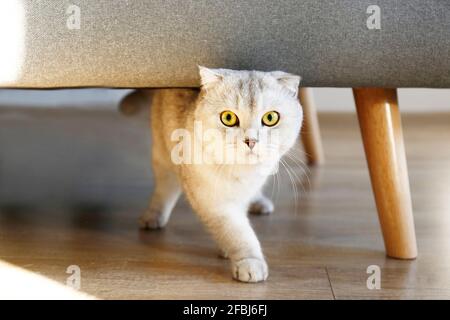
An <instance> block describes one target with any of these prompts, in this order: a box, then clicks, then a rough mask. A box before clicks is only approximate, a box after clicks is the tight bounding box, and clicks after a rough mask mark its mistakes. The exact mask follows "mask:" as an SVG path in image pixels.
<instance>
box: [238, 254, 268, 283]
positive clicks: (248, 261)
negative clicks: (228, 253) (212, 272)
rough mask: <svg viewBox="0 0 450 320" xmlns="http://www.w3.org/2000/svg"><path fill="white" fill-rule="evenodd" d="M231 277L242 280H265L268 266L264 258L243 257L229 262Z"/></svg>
mask: <svg viewBox="0 0 450 320" xmlns="http://www.w3.org/2000/svg"><path fill="white" fill-rule="evenodd" d="M231 267H232V272H233V278H234V279H236V280H239V281H242V282H260V281H265V280H266V279H267V277H268V276H269V268H268V267H267V263H266V261H264V259H257V258H245V259H242V260H238V261H232V263H231Z"/></svg>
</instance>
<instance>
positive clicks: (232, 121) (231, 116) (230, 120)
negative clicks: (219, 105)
mask: <svg viewBox="0 0 450 320" xmlns="http://www.w3.org/2000/svg"><path fill="white" fill-rule="evenodd" d="M220 121H222V123H223V124H224V125H226V126H227V127H234V126H237V125H238V124H239V119H238V117H237V115H236V114H235V113H234V112H232V111H223V112H222V113H221V114H220Z"/></svg>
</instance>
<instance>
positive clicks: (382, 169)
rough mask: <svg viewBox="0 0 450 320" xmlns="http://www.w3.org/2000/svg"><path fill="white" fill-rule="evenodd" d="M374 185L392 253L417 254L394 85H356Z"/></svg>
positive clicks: (388, 249)
mask: <svg viewBox="0 0 450 320" xmlns="http://www.w3.org/2000/svg"><path fill="white" fill-rule="evenodd" d="M353 93H354V96H355V103H356V110H357V114H358V119H359V125H360V128H361V135H362V139H363V142H364V150H365V152H366V158H367V164H368V167H369V172H370V179H371V181H372V189H373V192H374V195H375V201H376V204H377V209H378V216H379V219H380V224H381V229H382V231H383V237H384V243H385V246H386V252H387V254H388V255H389V256H390V257H394V258H399V259H414V258H416V256H417V245H416V235H415V230H414V217H413V214H412V204H411V193H410V188H409V177H408V169H407V165H406V156H405V147H404V144H403V132H402V124H401V120H400V113H399V110H398V103H397V94H396V90H395V89H382V88H359V89H353Z"/></svg>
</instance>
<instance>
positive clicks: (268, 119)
mask: <svg viewBox="0 0 450 320" xmlns="http://www.w3.org/2000/svg"><path fill="white" fill-rule="evenodd" d="M261 121H262V123H263V125H265V126H268V127H273V126H274V125H276V124H277V123H278V121H280V114H279V113H278V112H276V111H269V112H266V113H265V114H264V115H263V117H262V119H261Z"/></svg>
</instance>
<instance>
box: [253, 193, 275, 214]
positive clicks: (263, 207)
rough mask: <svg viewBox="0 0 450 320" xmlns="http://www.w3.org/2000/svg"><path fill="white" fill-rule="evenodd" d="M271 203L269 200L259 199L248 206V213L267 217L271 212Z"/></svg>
mask: <svg viewBox="0 0 450 320" xmlns="http://www.w3.org/2000/svg"><path fill="white" fill-rule="evenodd" d="M273 209H274V207H273V203H272V201H271V200H270V199H269V198H266V197H261V198H259V199H258V200H255V201H254V202H252V203H251V204H250V207H249V208H248V212H249V213H250V214H256V215H263V216H265V215H269V214H271V213H272V212H273Z"/></svg>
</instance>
